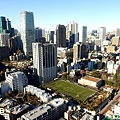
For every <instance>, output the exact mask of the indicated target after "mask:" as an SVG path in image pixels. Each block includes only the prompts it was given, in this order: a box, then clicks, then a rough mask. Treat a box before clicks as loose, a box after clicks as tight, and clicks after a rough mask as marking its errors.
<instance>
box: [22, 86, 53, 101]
mask: <svg viewBox="0 0 120 120" xmlns="http://www.w3.org/2000/svg"><path fill="white" fill-rule="evenodd" d="M26 92H27V93H29V92H30V93H31V94H32V95H36V96H37V97H38V98H40V100H41V101H42V102H45V103H47V102H49V101H50V100H52V96H51V95H50V94H49V93H46V92H45V90H41V89H40V88H37V87H34V86H32V85H27V86H26V87H25V88H24V93H26Z"/></svg>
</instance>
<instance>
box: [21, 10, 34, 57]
mask: <svg viewBox="0 0 120 120" xmlns="http://www.w3.org/2000/svg"><path fill="white" fill-rule="evenodd" d="M20 17H21V18H20V32H21V40H22V42H23V50H24V53H25V55H26V56H31V55H32V43H33V42H34V41H35V34H34V17H33V12H27V11H23V12H21V14H20Z"/></svg>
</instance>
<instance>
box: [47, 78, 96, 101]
mask: <svg viewBox="0 0 120 120" xmlns="http://www.w3.org/2000/svg"><path fill="white" fill-rule="evenodd" d="M46 87H48V88H51V89H53V90H54V91H56V92H57V93H62V94H64V95H67V96H70V97H72V98H73V99H74V100H77V101H79V100H80V101H83V100H86V99H87V98H88V97H89V96H90V95H92V94H93V93H95V92H96V91H93V90H91V89H88V88H84V87H83V86H80V85H76V84H73V83H71V82H67V81H64V80H58V81H55V82H53V83H50V84H48V85H47V86H46Z"/></svg>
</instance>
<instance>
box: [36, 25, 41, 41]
mask: <svg viewBox="0 0 120 120" xmlns="http://www.w3.org/2000/svg"><path fill="white" fill-rule="evenodd" d="M40 38H42V29H41V28H39V27H37V28H35V40H36V41H38V40H39V39H40Z"/></svg>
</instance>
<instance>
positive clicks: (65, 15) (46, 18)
mask: <svg viewBox="0 0 120 120" xmlns="http://www.w3.org/2000/svg"><path fill="white" fill-rule="evenodd" d="M23 10H26V11H31V12H33V13H34V22H35V27H41V28H45V29H46V30H55V27H56V25H57V24H64V25H66V24H68V23H69V22H70V21H72V20H74V21H76V22H77V23H78V24H79V29H80V27H81V26H85V25H86V26H87V27H88V30H89V31H90V30H92V29H97V30H98V29H99V27H101V26H102V27H103V26H105V27H106V28H107V31H112V30H114V29H116V28H120V0H1V1H0V16H5V17H7V18H9V19H10V20H11V22H12V26H13V27H14V28H16V29H18V30H19V29H20V12H21V11H23Z"/></svg>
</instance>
